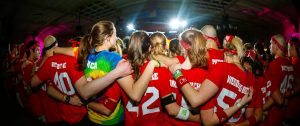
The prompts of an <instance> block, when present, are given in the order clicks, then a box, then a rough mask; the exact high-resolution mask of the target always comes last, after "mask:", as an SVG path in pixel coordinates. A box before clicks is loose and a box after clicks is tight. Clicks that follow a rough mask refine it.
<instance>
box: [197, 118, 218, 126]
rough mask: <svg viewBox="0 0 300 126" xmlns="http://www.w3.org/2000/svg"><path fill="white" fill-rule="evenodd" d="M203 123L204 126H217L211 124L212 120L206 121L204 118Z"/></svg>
mask: <svg viewBox="0 0 300 126" xmlns="http://www.w3.org/2000/svg"><path fill="white" fill-rule="evenodd" d="M201 122H202V124H203V125H204V126H213V125H216V124H212V123H211V122H210V119H204V118H202V120H201Z"/></svg>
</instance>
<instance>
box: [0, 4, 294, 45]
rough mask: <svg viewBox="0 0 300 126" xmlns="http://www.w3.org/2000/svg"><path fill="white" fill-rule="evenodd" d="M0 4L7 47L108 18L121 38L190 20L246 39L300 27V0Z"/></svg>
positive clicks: (66, 32) (67, 32)
mask: <svg viewBox="0 0 300 126" xmlns="http://www.w3.org/2000/svg"><path fill="white" fill-rule="evenodd" d="M0 4H1V5H2V6H1V11H0V19H1V24H0V30H1V31H0V32H1V41H6V42H7V41H10V42H11V41H12V42H22V41H24V39H25V37H26V36H28V35H33V36H37V35H40V34H41V31H43V32H47V31H51V30H52V31H53V29H55V28H56V30H54V31H56V34H59V35H66V36H76V35H78V34H84V33H85V32H86V31H87V29H88V28H89V27H91V25H93V24H94V23H95V22H96V21H98V20H104V19H105V20H111V21H114V23H115V24H116V27H117V29H118V31H119V32H118V34H120V35H124V34H125V28H126V25H127V24H128V23H133V24H135V26H136V27H137V28H136V29H145V30H148V31H155V30H160V31H168V30H169V27H168V23H169V21H170V20H171V19H172V18H174V17H178V18H182V19H185V20H187V22H188V26H194V27H199V28H200V27H201V26H203V25H204V24H213V25H215V26H217V27H218V28H219V29H222V28H224V29H225V28H226V27H227V29H229V30H227V31H234V32H235V34H243V36H246V37H247V34H249V35H252V36H253V35H255V34H256V35H257V34H259V35H260V36H259V35H257V36H259V37H263V36H265V35H269V34H273V33H276V32H277V33H278V32H279V33H280V32H282V31H283V29H284V27H285V26H284V25H283V22H286V21H288V22H289V23H292V24H295V25H296V27H297V28H298V27H299V26H298V23H299V21H298V17H299V8H297V6H295V5H298V6H299V2H298V1H297V0H2V1H1V2H0ZM60 29H63V30H60ZM231 29H232V30H231ZM70 34H71V35H70Z"/></svg>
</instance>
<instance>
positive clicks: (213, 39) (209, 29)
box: [201, 25, 221, 49]
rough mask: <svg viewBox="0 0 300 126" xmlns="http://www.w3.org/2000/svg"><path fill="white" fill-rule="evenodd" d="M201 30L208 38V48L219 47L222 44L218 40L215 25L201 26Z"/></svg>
mask: <svg viewBox="0 0 300 126" xmlns="http://www.w3.org/2000/svg"><path fill="white" fill-rule="evenodd" d="M201 31H202V33H203V35H204V37H205V38H206V39H207V41H206V48H214V49H218V48H219V47H220V46H221V45H220V42H219V40H218V36H217V31H216V29H215V27H214V26H213V25H205V26H203V27H202V28H201Z"/></svg>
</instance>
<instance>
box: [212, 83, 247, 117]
mask: <svg viewBox="0 0 300 126" xmlns="http://www.w3.org/2000/svg"><path fill="white" fill-rule="evenodd" d="M236 96H237V94H236V93H234V92H232V91H230V90H228V89H226V88H223V89H222V91H221V93H220V95H219V96H218V99H217V102H218V105H219V106H220V107H221V108H223V110H224V109H227V108H229V107H230V106H229V105H228V104H227V103H225V102H224V98H225V97H229V98H231V99H233V100H234V99H235V98H236ZM236 101H238V100H236ZM244 112H245V108H242V112H241V115H240V116H239V117H238V118H233V117H231V118H230V119H229V121H228V122H237V121H238V120H239V119H240V118H241V117H242V115H243V113H244Z"/></svg>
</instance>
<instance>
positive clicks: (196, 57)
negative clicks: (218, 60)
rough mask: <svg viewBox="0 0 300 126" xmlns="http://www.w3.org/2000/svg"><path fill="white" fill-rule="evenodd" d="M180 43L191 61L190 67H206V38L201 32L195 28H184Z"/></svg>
mask: <svg viewBox="0 0 300 126" xmlns="http://www.w3.org/2000/svg"><path fill="white" fill-rule="evenodd" d="M181 38H182V40H181V41H180V44H181V45H185V47H184V49H185V50H186V52H187V56H188V57H189V60H190V61H191V65H192V67H206V66H207V61H208V56H207V51H206V47H205V46H206V40H205V38H204V36H203V34H202V33H201V32H200V31H197V30H186V31H184V32H183V33H182V35H181Z"/></svg>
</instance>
